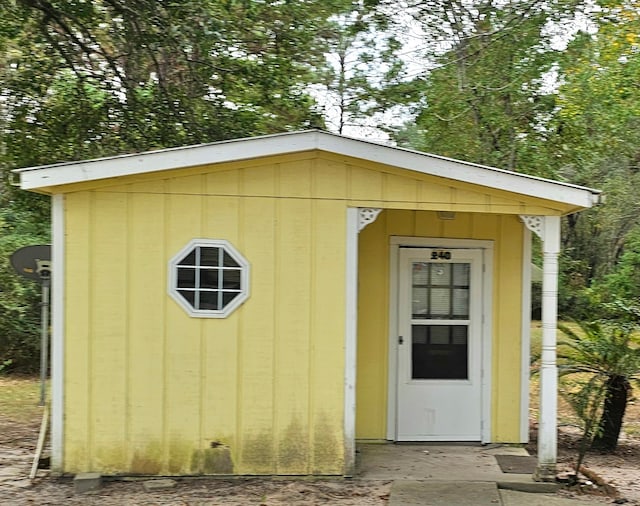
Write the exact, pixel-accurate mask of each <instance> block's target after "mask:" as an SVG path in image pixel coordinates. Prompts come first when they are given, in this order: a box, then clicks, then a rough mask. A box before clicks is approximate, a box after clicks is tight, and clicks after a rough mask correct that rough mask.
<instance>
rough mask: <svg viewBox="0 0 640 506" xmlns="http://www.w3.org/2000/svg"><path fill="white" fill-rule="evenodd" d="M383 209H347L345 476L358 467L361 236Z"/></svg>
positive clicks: (350, 474) (351, 473)
mask: <svg viewBox="0 0 640 506" xmlns="http://www.w3.org/2000/svg"><path fill="white" fill-rule="evenodd" d="M381 211H382V209H373V208H352V207H350V208H347V227H346V228H347V237H346V254H347V258H346V273H345V275H346V286H345V288H346V318H345V325H346V327H345V346H344V475H345V476H352V475H353V473H354V471H355V464H356V371H357V369H356V366H357V363H356V359H357V344H358V234H359V233H360V231H361V230H362V229H363V228H364V227H366V226H367V225H369V224H370V223H373V222H374V221H375V220H376V218H377V217H378V215H379V214H380V212H381Z"/></svg>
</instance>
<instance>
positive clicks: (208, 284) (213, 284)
mask: <svg viewBox="0 0 640 506" xmlns="http://www.w3.org/2000/svg"><path fill="white" fill-rule="evenodd" d="M200 288H218V269H200Z"/></svg>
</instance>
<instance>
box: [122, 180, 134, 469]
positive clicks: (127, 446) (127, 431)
mask: <svg viewBox="0 0 640 506" xmlns="http://www.w3.org/2000/svg"><path fill="white" fill-rule="evenodd" d="M125 199H126V200H125V216H126V230H125V237H126V245H125V254H126V259H125V283H126V290H125V295H124V301H123V302H124V310H125V315H126V319H125V329H124V330H125V332H124V340H125V343H124V350H125V357H124V361H125V366H124V369H125V372H124V374H125V378H124V384H125V395H124V441H123V444H124V448H123V450H124V451H123V455H124V457H125V459H126V462H125V466H126V468H129V467H130V462H131V460H132V455H131V450H132V447H131V442H132V441H131V342H132V339H131V311H130V300H131V256H132V255H131V245H132V242H133V241H132V224H131V219H132V216H131V215H132V213H131V209H132V207H133V206H132V205H131V202H132V199H133V196H132V195H131V194H130V193H127V194H126V195H125Z"/></svg>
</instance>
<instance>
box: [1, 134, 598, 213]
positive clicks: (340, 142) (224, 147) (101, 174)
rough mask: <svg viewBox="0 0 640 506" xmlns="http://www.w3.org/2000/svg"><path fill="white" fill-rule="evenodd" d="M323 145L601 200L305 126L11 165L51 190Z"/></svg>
mask: <svg viewBox="0 0 640 506" xmlns="http://www.w3.org/2000/svg"><path fill="white" fill-rule="evenodd" d="M313 150H319V151H326V152H329V153H333V154H337V155H343V156H348V157H353V158H358V159H362V160H367V161H370V162H376V163H381V164H385V165H389V166H392V167H398V168H401V169H406V170H411V171H415V172H418V173H422V174H428V175H432V176H438V177H443V178H447V179H451V180H456V181H461V182H465V183H470V184H475V185H480V186H484V187H488V188H495V189H499V190H504V191H508V192H513V193H517V194H521V195H526V196H530V197H535V198H543V199H546V200H552V201H556V202H560V203H563V204H566V205H569V206H571V207H572V208H575V210H580V209H581V208H582V209H584V208H589V207H592V206H593V205H595V204H597V203H598V202H599V201H600V191H599V190H594V189H591V188H585V187H582V186H576V185H572V184H568V183H564V182H560V181H552V180H549V179H543V178H538V177H534V176H530V175H526V174H520V173H517V172H510V171H507V170H502V169H497V168H495V167H487V166H483V165H477V164H473V163H469V162H464V161H460V160H454V159H451V158H445V157H442V156H437V155H431V154H427V153H422V152H419V151H413V150H409V149H404V148H398V147H392V146H387V145H384V144H379V143H376V142H371V141H365V140H359V139H354V138H350V137H345V136H342V135H337V134H332V133H328V132H323V131H320V130H309V131H301V132H292V133H282V134H274V135H265V136H260V137H251V138H245V139H237V140H230V141H221V142H214V143H211V144H200V145H196V146H188V147H179V148H170V149H162V150H157V151H149V152H146V153H136V154H128V155H121V156H114V157H109V158H99V159H94V160H85V161H79V162H69V163H59V164H54V165H43V166H38V167H28V168H24V169H15V170H14V171H13V172H14V173H16V174H18V175H19V178H20V183H19V184H20V188H22V189H24V190H33V191H41V192H46V193H53V192H54V191H55V190H54V188H55V187H57V186H62V185H67V184H73V183H80V182H88V181H97V180H101V179H108V178H114V177H123V176H130V175H136V174H145V173H152V172H162V171H168V170H175V169H182V168H187V167H196V166H201V165H211V164H217V163H224V162H232V161H240V160H249V159H254V158H261V157H267V156H276V155H285V154H292V153H300V152H305V151H313Z"/></svg>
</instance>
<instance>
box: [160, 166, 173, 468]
mask: <svg viewBox="0 0 640 506" xmlns="http://www.w3.org/2000/svg"><path fill="white" fill-rule="evenodd" d="M164 190H165V197H164V212H163V216H162V217H163V220H164V223H163V225H164V226H163V230H164V237H163V248H162V249H163V251H164V252H165V256H166V252H167V248H168V247H169V231H168V227H169V215H170V213H171V180H170V179H165V180H164ZM163 260H164V267H165V271H166V269H167V268H168V267H167V258H164V259H163ZM168 282H169V280H168V279H167V280H166V282H165V283H164V285H165V286H164V290H165V297H163V300H164V310H163V312H162V315H163V319H164V324H163V326H162V329H163V331H162V420H161V423H162V460H163V462H162V466H163V469H164V470H165V473H166V471H167V470H168V469H169V444H168V439H169V438H168V423H167V389H168V384H167V369H168V362H169V357H168V336H167V326H168V323H169V322H168V315H167V302H166V301H167V293H166V291H167V288H168V287H167V283H168Z"/></svg>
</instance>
